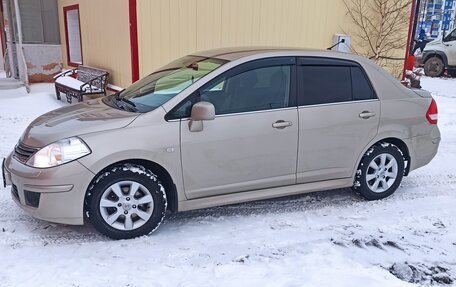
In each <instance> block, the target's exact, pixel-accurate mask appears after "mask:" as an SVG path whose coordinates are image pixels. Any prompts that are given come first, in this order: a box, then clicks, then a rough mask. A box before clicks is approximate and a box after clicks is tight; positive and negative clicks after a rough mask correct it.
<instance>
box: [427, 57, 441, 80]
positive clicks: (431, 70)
mask: <svg viewBox="0 0 456 287" xmlns="http://www.w3.org/2000/svg"><path fill="white" fill-rule="evenodd" d="M444 72H445V64H444V63H443V61H442V59H441V58H439V57H437V56H434V57H430V58H429V59H427V60H426V62H425V63H424V73H425V74H426V76H429V77H441V76H442V75H443V73H444Z"/></svg>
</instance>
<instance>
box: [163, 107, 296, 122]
mask: <svg viewBox="0 0 456 287" xmlns="http://www.w3.org/2000/svg"><path fill="white" fill-rule="evenodd" d="M297 109H298V107H296V106H295V107H286V108H278V109H268V110H259V111H251V112H240V113H230V114H223V115H215V118H224V117H232V116H240V115H250V114H260V113H261V114H263V113H268V112H280V111H291V110H297ZM190 119H191V118H180V119H173V120H168V121H167V122H178V121H188V120H190Z"/></svg>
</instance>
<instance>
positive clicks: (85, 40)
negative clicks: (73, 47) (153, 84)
mask: <svg viewBox="0 0 456 287" xmlns="http://www.w3.org/2000/svg"><path fill="white" fill-rule="evenodd" d="M74 4H79V17H80V25H81V37H82V53H83V62H84V65H87V66H93V67H98V68H102V69H106V70H108V71H109V72H110V76H109V77H110V80H109V82H110V83H113V84H115V85H117V86H121V87H125V86H128V85H129V84H131V60H130V30H129V19H128V1H127V0H96V1H94V0H59V1H58V5H59V22H60V39H61V42H62V55H63V62H64V64H66V61H67V60H66V59H67V56H66V42H65V28H64V27H65V26H64V23H63V21H64V20H63V7H65V6H70V5H74Z"/></svg>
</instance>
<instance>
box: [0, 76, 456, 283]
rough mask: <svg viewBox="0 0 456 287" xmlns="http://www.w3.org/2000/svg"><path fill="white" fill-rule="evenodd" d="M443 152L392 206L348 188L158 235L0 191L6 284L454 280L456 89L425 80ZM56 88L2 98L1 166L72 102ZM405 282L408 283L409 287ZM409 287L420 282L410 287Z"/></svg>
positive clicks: (175, 218)
mask: <svg viewBox="0 0 456 287" xmlns="http://www.w3.org/2000/svg"><path fill="white" fill-rule="evenodd" d="M422 85H423V87H424V88H425V89H428V90H430V91H431V92H432V93H433V95H434V97H435V99H436V101H437V103H438V106H439V110H440V114H439V117H440V119H439V126H440V129H441V132H442V142H441V146H440V150H439V153H438V155H437V156H436V158H435V159H434V161H433V162H432V163H431V164H429V165H428V166H426V167H424V168H422V169H420V170H417V171H415V172H413V173H412V174H411V175H410V176H409V177H407V178H405V179H404V181H403V184H402V185H401V187H400V188H399V190H398V191H397V192H396V193H395V194H394V195H393V196H392V197H390V198H388V199H385V200H382V201H377V202H366V201H363V200H361V199H359V198H358V197H356V196H354V195H353V194H352V193H351V191H350V190H338V191H332V192H319V193H315V194H310V195H309V194H308V195H303V196H295V197H288V198H282V199H277V200H269V201H261V202H254V203H248V204H239V205H234V206H228V207H219V208H211V209H204V210H199V211H193V212H184V213H181V214H177V215H172V216H169V217H168V218H167V219H166V220H165V222H164V224H163V225H162V226H161V227H160V228H159V230H158V231H157V232H156V233H154V234H153V235H151V236H148V237H142V238H138V239H133V240H127V241H111V240H109V239H107V238H105V237H103V236H100V235H99V234H97V233H96V232H95V230H94V229H93V228H92V227H91V226H64V225H58V224H51V223H47V222H43V221H39V220H36V219H33V218H31V217H29V216H28V215H26V214H24V213H23V212H22V211H21V210H20V209H19V208H18V207H16V206H15V204H14V203H13V201H12V200H11V198H10V191H9V189H5V188H2V187H0V286H2V287H4V286H5V287H6V286H382V287H384V286H416V285H430V284H438V283H439V282H440V283H441V284H444V283H445V282H447V283H449V282H451V280H453V281H454V280H455V278H456V168H455V163H456V80H455V79H453V80H450V79H427V78H425V79H423V83H422ZM52 90H53V87H52V85H47V84H40V85H33V86H32V94H30V95H27V94H26V93H25V89H19V90H14V91H0V157H5V156H7V154H8V153H9V152H10V151H11V150H12V148H13V147H14V145H15V144H16V142H17V140H18V138H19V137H20V135H21V133H22V131H23V130H24V128H25V127H26V126H27V124H28V123H29V122H30V121H32V120H33V119H34V118H35V117H36V116H38V115H40V114H42V113H44V112H46V111H48V110H51V109H55V108H58V107H60V106H63V105H65V103H63V102H57V101H56V100H55V96H54V94H53V92H51V91H52ZM399 278H402V279H404V280H401V279H399ZM409 282H412V283H409Z"/></svg>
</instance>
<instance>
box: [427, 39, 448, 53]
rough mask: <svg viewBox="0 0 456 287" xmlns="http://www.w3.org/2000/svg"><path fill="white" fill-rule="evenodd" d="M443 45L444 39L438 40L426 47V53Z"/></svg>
mask: <svg viewBox="0 0 456 287" xmlns="http://www.w3.org/2000/svg"><path fill="white" fill-rule="evenodd" d="M442 44H443V42H442V39H441V38H437V39H435V40H434V41H431V42H429V43H427V44H426V47H424V51H429V50H435V48H436V47H438V46H441V45H442Z"/></svg>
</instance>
